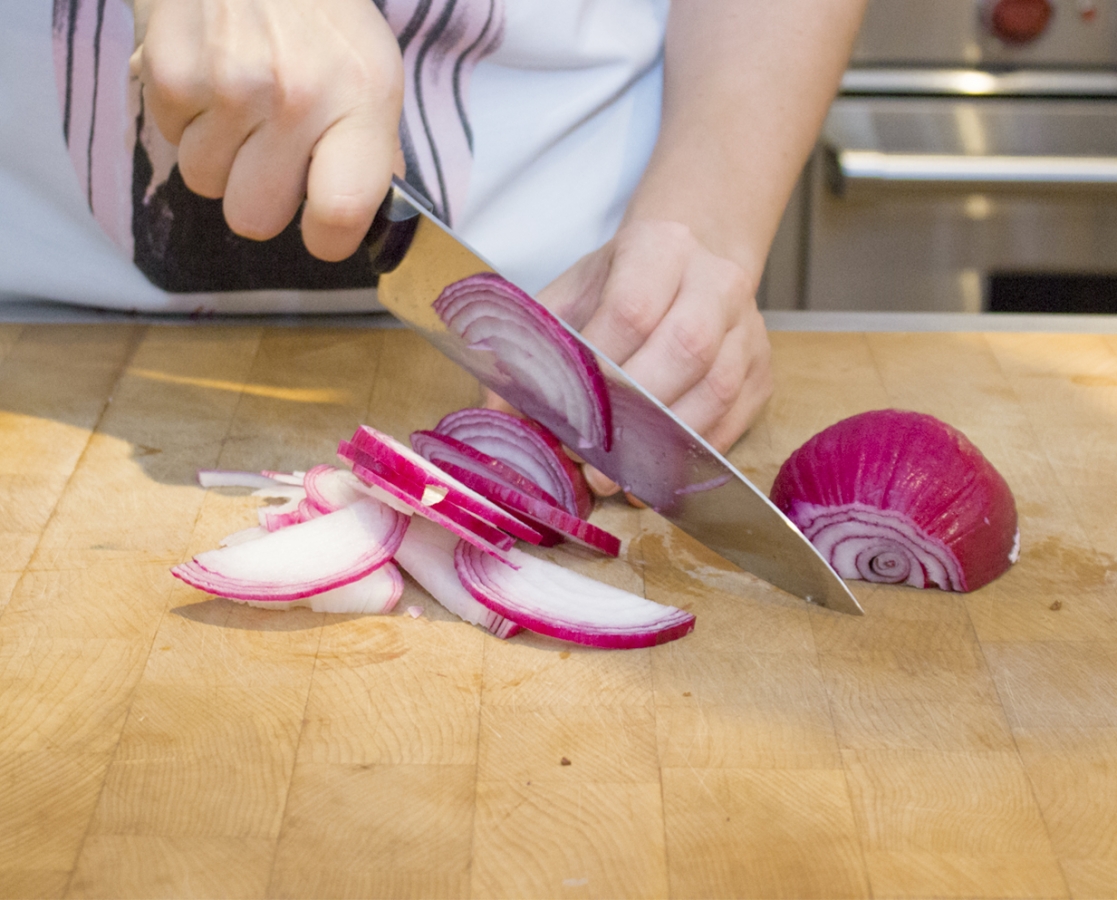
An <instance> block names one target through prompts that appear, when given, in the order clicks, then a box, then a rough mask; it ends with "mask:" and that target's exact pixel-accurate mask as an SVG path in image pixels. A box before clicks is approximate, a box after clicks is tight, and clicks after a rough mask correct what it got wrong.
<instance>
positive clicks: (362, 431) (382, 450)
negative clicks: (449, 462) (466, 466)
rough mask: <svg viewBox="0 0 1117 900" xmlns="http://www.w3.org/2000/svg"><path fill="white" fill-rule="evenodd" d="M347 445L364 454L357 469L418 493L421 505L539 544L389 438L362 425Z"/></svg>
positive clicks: (527, 529) (525, 528)
mask: <svg viewBox="0 0 1117 900" xmlns="http://www.w3.org/2000/svg"><path fill="white" fill-rule="evenodd" d="M350 443H351V444H352V445H353V447H354V448H355V449H356V450H357V451H358V452H360V453H362V454H364V456H363V457H362V458H361V459H360V462H361V465H363V466H364V467H365V468H366V469H371V470H373V471H374V472H378V473H379V474H380V475H381V476H382V477H384V478H386V479H388V480H390V481H393V482H395V483H396V484H397V485H398V486H400V487H401V488H402V489H403V490H405V491H408V490H410V491H411V492H412V493H414V492H416V491H419V492H421V493H420V500H421V501H422V502H423V503H424V504H425V505H427V506H434V505H436V504H440V505H452V506H456V507H458V508H460V509H462V510H465V511H466V512H468V513H471V514H472V515H474V516H476V517H477V518H479V519H482V520H483V521H486V522H488V523H490V524H492V525H494V526H496V527H497V528H500V529H502V530H504V531H506V532H508V533H509V534H511V535H513V536H515V537H518V538H520V539H521V540H524V541H528V542H529V543H533V544H537V543H539V537H540V535H539V532H538V531H536V530H535V529H533V528H532V527H531V526H529V525H527V524H526V523H524V521H523V520H522V519H518V518H516V516H513V515H511V514H510V513H508V512H507V511H506V510H505V509H503V508H502V507H500V506H497V505H496V504H495V503H493V502H492V501H491V500H487V499H485V498H484V497H482V496H481V495H480V494H478V493H477V492H476V491H473V490H470V489H469V488H467V487H466V486H465V485H463V484H461V483H459V482H457V481H456V480H455V479H453V478H451V477H450V476H448V475H447V474H446V473H445V472H443V471H442V470H441V469H439V468H438V467H437V466H435V465H433V464H432V463H430V462H428V461H427V460H426V459H424V458H423V457H422V456H420V455H419V454H418V453H416V452H415V451H414V450H412V449H411V448H410V447H408V446H406V445H404V444H402V443H400V442H399V441H397V440H396V439H395V438H393V437H392V436H391V435H387V434H383V433H381V432H379V431H377V430H376V429H374V428H370V427H369V426H367V425H362V426H361V427H360V428H358V429H357V431H356V432H355V433H354V435H353V438H352V440H351V442H350Z"/></svg>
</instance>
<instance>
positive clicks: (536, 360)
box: [434, 272, 613, 450]
mask: <svg viewBox="0 0 1117 900" xmlns="http://www.w3.org/2000/svg"><path fill="white" fill-rule="evenodd" d="M434 310H435V312H437V313H438V315H439V317H440V318H441V319H442V321H443V322H445V323H446V326H447V327H448V328H449V329H450V330H451V331H452V332H454V333H455V334H457V335H459V336H460V337H461V338H462V339H463V340H465V341H466V343H467V344H468V345H469V346H470V347H471V348H473V349H476V350H479V351H485V350H490V351H498V352H494V357H493V360H492V362H491V363H490V365H489V366H488V367H487V370H486V371H485V372H484V377H482V379H481V380H482V381H485V382H486V383H488V384H489V386H490V387H492V389H493V390H495V391H496V392H497V393H498V394H500V395H501V396H502V397H503V398H504V399H505V400H507V401H508V402H509V403H511V404H512V405H513V406H514V407H516V408H517V409H518V410H520V411H521V412H523V413H524V414H525V415H528V416H531V417H532V418H535V419H539V420H541V421H544V422H547V421H552V420H556V419H557V420H558V421H559V422H564V423H566V424H567V425H568V426H569V427H570V428H571V429H572V430H573V431H574V433H575V434H576V435H577V436H578V441H577V443H578V446H579V447H580V448H582V449H584V448H587V447H600V448H601V449H603V450H609V449H610V447H611V446H612V435H613V423H612V412H611V407H610V404H609V392H608V390H607V388H606V385H605V378H604V376H603V375H602V373H601V368H600V367H599V366H598V364H597V360H596V359H594V357H593V354H591V353H590V352H589V351H588V350H586V349H585V347H584V346H583V345H582V344H580V343H579V342H578V341H577V340H576V339H575V338H574V337H573V336H572V335H571V333H570V332H569V331H568V330H567V328H566V326H565V325H563V324H562V322H560V321H559V320H558V319H557V318H555V316H554V315H553V314H552V313H551V312H550V311H549V310H548V309H547V308H546V307H544V306H542V305H541V304H539V303H537V302H536V301H535V300H533V299H532V298H531V297H529V296H528V295H527V294H525V293H524V292H523V291H521V290H520V289H519V288H518V287H516V286H515V285H513V284H511V283H510V282H508V281H506V280H505V279H503V278H501V277H500V276H499V275H496V274H494V273H492V272H481V273H479V274H477V275H471V276H470V277H468V278H463V279H462V280H461V281H457V282H455V283H453V284H451V285H448V286H447V287H446V288H445V289H444V290H443V291H442V293H441V294H440V295H439V296H438V299H436V300H435V301H434Z"/></svg>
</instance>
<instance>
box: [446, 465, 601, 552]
mask: <svg viewBox="0 0 1117 900" xmlns="http://www.w3.org/2000/svg"><path fill="white" fill-rule="evenodd" d="M443 466H444V468H445V469H446V472H447V473H448V474H449V475H452V476H453V477H454V478H456V479H458V481H460V482H461V483H462V484H465V485H468V486H469V487H471V488H473V490H475V491H477V493H479V494H482V495H484V496H486V497H488V498H489V499H490V500H492V501H493V502H494V503H499V504H500V505H501V506H503V507H505V508H506V509H508V510H509V511H511V512H513V513H515V514H516V515H519V516H523V517H524V518H525V519H526V520H527V521H528V523H529V524H531V525H534V526H535V527H536V528H543V529H547V530H549V531H554V532H557V533H558V534H560V535H561V536H563V537H565V538H569V539H570V540H574V541H577V542H578V543H579V544H583V545H584V546H586V547H589V548H590V549H591V550H596V551H597V552H598V553H604V554H605V555H606V556H617V555H619V554H620V552H621V541H620V538H618V537H617V536H616V535H613V534H610V533H609V532H608V531H605V529H603V528H598V527H597V526H596V525H591V524H590V523H589V522H587V521H586V520H585V519H579V518H578V517H577V516H572V515H570V513H568V512H567V511H566V510H564V509H559V508H558V507H557V506H554V505H552V504H550V503H545V502H543V501H541V500H537V499H535V498H534V497H530V496H528V495H527V494H524V493H522V492H520V491H518V490H516V489H515V488H513V487H509V486H508V485H506V484H500V483H499V482H496V481H493V480H492V479H489V478H486V477H485V476H484V475H480V474H478V473H476V472H470V471H468V470H466V469H463V468H461V467H460V466H456V465H454V464H453V463H443Z"/></svg>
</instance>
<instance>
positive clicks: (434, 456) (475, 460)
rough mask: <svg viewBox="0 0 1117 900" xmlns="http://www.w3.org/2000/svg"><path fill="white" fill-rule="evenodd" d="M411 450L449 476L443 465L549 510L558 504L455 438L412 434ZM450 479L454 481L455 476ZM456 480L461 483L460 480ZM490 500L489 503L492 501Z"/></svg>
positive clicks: (520, 476) (517, 474) (507, 467)
mask: <svg viewBox="0 0 1117 900" xmlns="http://www.w3.org/2000/svg"><path fill="white" fill-rule="evenodd" d="M411 447H412V449H414V451H415V452H416V453H418V454H419V455H420V456H422V457H423V459H425V460H428V461H429V462H430V463H432V464H433V465H436V466H438V467H439V468H440V469H442V471H443V472H447V474H452V473H450V472H448V471H447V469H446V468H445V465H444V464H445V463H450V464H452V465H454V466H456V467H457V468H458V469H459V470H462V469H464V470H466V471H469V472H475V473H477V474H478V475H481V476H483V477H485V478H487V479H489V480H490V481H496V482H499V483H501V484H505V485H507V486H508V487H510V488H512V489H514V490H517V491H519V492H520V493H521V494H527V495H528V496H529V497H534V498H535V499H536V500H539V501H541V502H542V503H546V504H548V505H550V506H558V505H559V502H558V500H556V499H555V498H554V497H553V496H551V495H550V494H549V493H547V492H546V491H545V490H543V488H541V487H540V486H539V485H537V484H536V483H535V482H534V481H532V480H531V479H529V478H527V477H526V476H524V475H523V474H521V473H520V472H517V471H516V470H515V469H513V468H512V467H511V466H510V465H508V464H507V463H506V462H503V461H502V460H499V459H497V458H496V457H494V456H489V454H487V453H485V452H484V451H482V450H478V449H477V448H476V447H473V446H471V445H469V444H466V443H464V442H462V441H459V440H458V439H457V438H453V437H450V436H449V435H446V434H439V433H438V432H437V431H413V432H412V433H411ZM453 477H455V478H457V476H456V475H454V476H453ZM458 480H459V481H461V479H460V478H459V479H458ZM463 484H464V482H463ZM467 486H468V485H467ZM474 490H476V488H474ZM477 493H479V494H481V495H482V496H487V495H486V494H485V493H484V492H483V491H477ZM489 499H490V500H492V498H491V497H489ZM494 502H495V501H494Z"/></svg>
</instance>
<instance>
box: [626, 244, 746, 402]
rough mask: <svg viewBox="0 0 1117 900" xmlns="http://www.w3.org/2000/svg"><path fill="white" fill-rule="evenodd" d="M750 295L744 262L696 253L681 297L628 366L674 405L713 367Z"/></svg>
mask: <svg viewBox="0 0 1117 900" xmlns="http://www.w3.org/2000/svg"><path fill="white" fill-rule="evenodd" d="M750 296H751V295H750V294H749V292H748V291H747V289H746V285H745V278H744V273H743V272H742V271H741V269H740V268H739V267H738V266H736V265H734V264H733V263H731V262H728V261H726V260H722V259H719V258H718V257H715V256H713V255H712V254H707V253H703V254H702V255H701V256H700V257H697V258H693V259H692V262H691V264H690V265H688V266H687V268H686V270H685V271H684V273H683V277H682V281H681V283H680V285H679V289H678V295H677V296H676V298H675V302H674V303H673V304H672V306H671V308H670V310H668V312H667V314H666V315H665V316H664V317H663V319H662V320H661V321H660V323H659V325H658V326H657V327H656V329H655V330H654V331H653V332H652V333H651V334H650V335H649V336H648V339H647V340H646V341H645V342H644V344H643V345H642V346H641V347H640V348H639V349H638V350H637V351H636V352H635V353H633V354H632V356H631V357H630V358H629V360H628V362H627V363H625V366H624V369H625V371H626V372H627V373H628V374H629V375H630V376H631V377H632V378H633V379H634V380H635V381H636V382H637V383H639V384H640V385H642V386H643V387H644V388H645V389H646V390H647V391H649V392H650V393H651V394H652V395H653V396H655V397H657V398H658V399H659V400H661V401H662V402H663V403H666V404H667V405H668V406H670V405H671V404H672V403H674V402H675V401H676V400H678V399H679V398H680V397H682V396H683V395H684V394H686V393H687V391H689V390H691V389H692V388H694V387H695V386H696V385H698V384H699V383H700V382H701V381H702V379H703V378H704V377H705V376H706V374H707V373H708V372H709V371H710V368H711V367H712V366H713V365H714V363H715V361H716V360H717V359H718V356H719V354H720V353H721V349H722V345H723V343H724V341H725V337H726V334H727V333H728V332H729V331H730V330H731V329H732V328H733V326H734V324H735V322H736V321H737V320H738V319H739V318H740V315H741V308H742V306H744V305H745V304H746V303H747V302H748V301H749V299H750Z"/></svg>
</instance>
